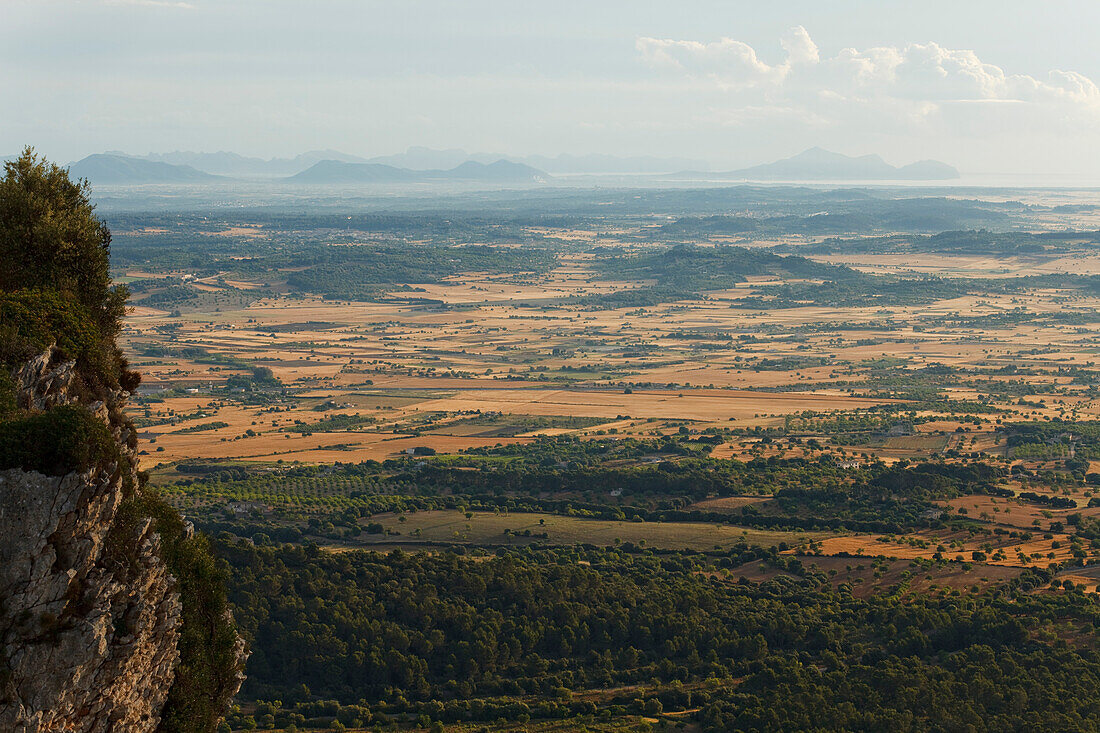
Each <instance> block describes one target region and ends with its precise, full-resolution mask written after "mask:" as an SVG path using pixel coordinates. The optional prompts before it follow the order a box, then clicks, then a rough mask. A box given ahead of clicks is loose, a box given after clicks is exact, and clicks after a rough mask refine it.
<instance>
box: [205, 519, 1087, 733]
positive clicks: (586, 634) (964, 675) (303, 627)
mask: <svg viewBox="0 0 1100 733" xmlns="http://www.w3.org/2000/svg"><path fill="white" fill-rule="evenodd" d="M218 550H219V553H220V554H221V556H222V557H223V558H225V560H226V561H227V562H228V564H229V566H230V567H231V568H232V573H233V580H232V587H233V590H232V593H231V599H232V601H233V602H234V604H235V607H236V608H237V609H238V615H239V619H240V623H241V625H242V627H243V628H245V629H246V630H247V632H248V633H249V634H250V635H251V636H252V638H253V639H254V648H255V649H256V651H255V652H254V656H253V659H252V660H251V662H250V664H249V680H248V682H247V683H246V692H247V693H248V694H249V695H250V696H254V697H255V698H257V699H260V700H268V701H270V700H279V701H281V702H280V703H279V705H278V706H270V705H269V706H267V707H265V710H267V709H270V710H272V712H271V713H269V714H271V715H272V716H273V719H274V716H275V715H278V716H279V720H280V721H281V722H283V724H285V722H286V721H288V720H290V719H291V715H293V714H294V713H295V711H296V708H295V704H296V703H305V704H306V705H305V706H304V708H305V709H307V710H308V709H310V705H309V703H311V702H312V701H313V700H316V699H318V698H320V699H326V700H329V699H331V700H335V701H336V702H337V703H338V705H336V706H333V707H332V708H331V710H330V714H332V715H333V716H335V714H336V713H338V712H339V711H340V710H341V706H348V708H347V710H346V711H345V712H344V715H345V716H348V717H352V716H354V717H356V718H358V719H359V720H360V722H362V723H367V722H370V721H372V720H373V721H374V722H376V723H377V722H383V721H385V720H389V719H395V718H396V719H400V718H401V717H411V718H413V719H417V718H421V716H426V719H427V720H429V721H443V722H456V721H467V720H474V721H478V720H480V721H492V720H497V719H503V720H520V721H525V720H527V719H529V718H531V717H536V718H577V719H578V720H581V719H584V718H585V717H586V716H594V715H597V714H599V713H601V712H602V713H604V714H615V713H618V714H622V713H625V712H628V711H637V712H649V713H651V714H652V713H659V712H662V711H665V712H676V711H685V712H686V713H687V714H688V715H689V716H690V717H691V718H693V719H695V720H697V721H699V722H700V723H701V724H702V726H703V729H704V730H706V731H725V730H732V729H737V730H776V729H785V730H796V729H797V730H837V729H844V730H867V731H872V730H914V731H916V730H942V731H949V730H964V729H967V728H982V729H987V730H988V729H998V730H1004V729H1015V730H1019V729H1044V730H1053V729H1057V730H1067V731H1069V730H1074V731H1076V730H1082V731H1083V730H1091V729H1095V727H1096V726H1097V725H1100V704H1098V703H1097V701H1096V697H1095V695H1094V694H1093V692H1094V690H1095V687H1096V685H1097V684H1098V683H1100V657H1098V656H1097V654H1096V652H1095V651H1094V650H1093V648H1092V647H1093V645H1094V644H1095V641H1096V639H1095V634H1096V625H1097V624H1100V606H1097V604H1096V603H1095V602H1094V601H1093V600H1091V599H1087V598H1086V597H1085V596H1082V595H1079V594H1074V593H1069V594H1064V595H1056V596H1054V595H1040V596H1033V595H1029V594H1028V593H1027V591H1029V590H1031V589H1034V588H1035V587H1038V586H1042V585H1045V584H1046V583H1047V581H1048V580H1049V576H1048V575H1047V574H1045V573H1044V572H1041V571H1032V572H1028V573H1025V574H1024V575H1023V576H1021V577H1020V579H1019V580H1018V581H1016V582H1015V583H1013V584H1011V585H1010V586H1008V587H1004V588H1002V589H998V590H996V591H992V592H989V593H987V594H985V595H981V596H969V597H964V596H960V595H957V594H949V595H947V596H945V597H938V598H931V597H914V596H912V595H908V594H906V592H905V589H904V587H899V588H897V589H896V592H894V593H892V594H890V593H887V594H882V595H880V596H875V597H872V598H869V599H859V598H856V597H853V596H852V595H851V593H850V591H849V590H848V589H846V588H845V587H844V586H842V587H840V588H839V589H838V590H832V589H830V587H829V586H828V585H827V584H826V583H825V580H826V578H825V576H824V574H822V573H820V572H817V571H814V570H812V569H810V568H807V567H804V566H803V564H802V563H800V562H798V561H795V560H788V559H787V558H785V557H783V556H782V555H776V554H774V552H763V551H760V550H754V549H752V548H750V547H748V546H744V547H741V548H739V549H734V550H731V551H730V552H729V553H727V554H724V555H721V556H714V555H711V556H705V555H699V554H690V553H653V552H642V553H638V552H633V553H631V552H627V551H624V550H585V549H581V548H572V549H561V550H542V551H526V552H518V553H513V552H504V551H502V552H501V553H500V554H498V555H496V556H483V557H468V556H461V555H455V554H452V553H444V554H439V555H430V554H426V553H421V554H416V555H409V554H406V553H402V552H392V553H389V554H378V553H344V554H337V555H333V554H330V553H326V552H323V551H321V550H319V549H317V548H315V547H308V546H307V547H300V546H282V547H255V546H253V545H250V544H245V543H241V542H233V541H228V540H225V541H221V542H219V544H218ZM760 563H763V564H766V565H770V566H774V567H776V568H778V569H781V570H782V574H781V575H780V576H779V577H777V578H776V579H774V580H771V581H768V582H764V583H748V582H745V581H741V582H738V572H739V570H738V569H739V568H741V567H743V566H745V565H746V564H760ZM1066 632H1071V633H1072V634H1073V637H1074V640H1073V643H1072V645H1067V644H1066V643H1065V641H1061V639H1062V638H1063V636H1064V634H1065V633H1066ZM586 690H602V691H603V692H602V693H601V694H600V695H598V696H596V697H589V696H580V695H578V693H581V692H584V691H586ZM313 708H316V706H315V705H314V706H313ZM297 714H299V715H301V714H302V712H301V710H300V709H299V710H297ZM421 719H423V718H421Z"/></svg>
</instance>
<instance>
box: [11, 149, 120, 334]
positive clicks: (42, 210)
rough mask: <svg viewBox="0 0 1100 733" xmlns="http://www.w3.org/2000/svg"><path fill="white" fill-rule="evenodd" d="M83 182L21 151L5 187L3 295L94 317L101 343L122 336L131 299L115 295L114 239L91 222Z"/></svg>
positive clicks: (91, 209) (102, 225) (101, 225)
mask: <svg viewBox="0 0 1100 733" xmlns="http://www.w3.org/2000/svg"><path fill="white" fill-rule="evenodd" d="M89 190H90V189H89V185H88V182H87V181H86V180H80V181H73V180H71V179H70V178H69V172H68V171H67V170H66V169H64V168H62V167H60V166H58V165H56V164H54V163H49V162H47V161H46V160H45V159H44V158H41V157H39V156H37V155H35V153H34V150H33V149H32V148H29V147H28V148H26V149H24V150H23V154H22V155H20V156H19V158H17V159H16V160H13V161H9V162H8V163H6V164H5V165H4V177H3V178H2V179H0V290H9V291H15V290H50V291H54V292H59V293H61V294H63V295H66V296H69V297H72V298H73V299H75V300H76V301H77V302H79V303H81V304H82V305H84V306H86V307H87V308H88V309H89V310H90V311H92V312H93V313H95V314H97V316H98V320H99V326H100V329H101V330H102V331H103V333H104V335H107V336H114V335H115V334H116V333H117V331H118V328H119V324H120V321H121V317H122V315H123V309H124V308H125V303H126V298H127V296H128V293H127V291H126V289H125V288H124V287H112V286H111V277H110V272H109V265H110V262H109V257H110V246H111V233H110V231H109V230H108V229H107V225H106V224H105V223H104V222H103V220H101V219H99V218H97V217H96V216H95V214H94V206H93V205H92V203H91V202H90V201H89V199H88V194H89Z"/></svg>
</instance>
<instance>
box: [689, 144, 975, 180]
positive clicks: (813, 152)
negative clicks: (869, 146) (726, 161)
mask: <svg viewBox="0 0 1100 733" xmlns="http://www.w3.org/2000/svg"><path fill="white" fill-rule="evenodd" d="M688 176H690V177H693V178H694V177H706V178H711V179H714V178H721V179H731V180H746V181H946V180H951V179H954V178H958V177H959V171H958V170H957V169H955V168H954V167H953V166H950V165H948V164H947V163H941V162H939V161H938V160H922V161H919V162H916V163H910V164H909V165H903V166H900V167H898V166H893V165H890V164H889V163H887V162H886V161H885V160H883V159H882V158H880V157H879V156H877V155H860V156H850V155H843V154H841V153H834V152H831V151H829V150H823V149H822V148H810V149H809V150H806V151H803V152H801V153H799V154H798V155H795V156H793V157H791V158H784V159H782V160H777V161H775V162H774V163H764V164H763V165H756V166H752V167H751V168H742V169H740V170H735V171H726V172H721V173H701V172H698V171H691V172H685V173H678V174H675V177H678V178H679V177H688Z"/></svg>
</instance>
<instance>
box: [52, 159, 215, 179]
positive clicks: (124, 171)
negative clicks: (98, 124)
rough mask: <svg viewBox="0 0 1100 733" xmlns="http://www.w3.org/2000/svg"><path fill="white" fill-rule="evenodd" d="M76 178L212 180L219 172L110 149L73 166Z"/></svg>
mask: <svg viewBox="0 0 1100 733" xmlns="http://www.w3.org/2000/svg"><path fill="white" fill-rule="evenodd" d="M69 173H70V175H72V176H73V178H86V179H88V180H89V181H91V182H92V183H95V184H115V185H127V184H139V183H208V182H210V181H215V180H217V179H218V178H219V176H215V175H211V174H209V173H204V172H203V171H200V170H197V169H195V168H192V167H191V166H189V165H173V164H171V163H158V162H154V161H149V160H142V159H141V158H130V157H127V156H123V155H113V154H110V153H97V154H95V155H89V156H88V157H86V158H84V159H82V160H79V161H77V162H76V163H73V164H72V165H71V166H70V167H69Z"/></svg>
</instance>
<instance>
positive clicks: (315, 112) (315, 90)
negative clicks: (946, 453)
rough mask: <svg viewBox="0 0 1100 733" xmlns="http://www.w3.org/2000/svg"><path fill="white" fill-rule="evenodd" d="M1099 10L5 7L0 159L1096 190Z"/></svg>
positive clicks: (431, 1) (12, 2)
mask: <svg viewBox="0 0 1100 733" xmlns="http://www.w3.org/2000/svg"><path fill="white" fill-rule="evenodd" d="M1098 27H1100V2H1098V1H1097V0H1044V1H1042V2H1039V1H1036V2H1024V1H1022V0H997V1H995V2H994V1H987V0H950V1H948V2H943V1H941V0H922V2H912V1H911V0H905V1H904V2H903V1H901V0H785V1H784V2H768V1H767V0H754V1H753V2H740V1H739V0H713V1H705V0H675V1H668V2H642V1H641V0H614V1H610V0H609V1H601V0H576V1H574V0H552V1H550V2H547V1H545V0H544V1H542V2H528V1H526V0H499V1H497V0H494V1H487V0H391V1H388V2H375V1H372V0H344V1H340V0H309V1H307V0H297V1H295V2H291V1H289V0H186V2H183V1H176V0H163V1H162V0H86V1H84V2H77V1H75V0H69V1H65V2H63V1H60V0H27V1H24V0H0V69H2V72H0V100H2V101H0V154H7V153H10V152H14V151H16V150H18V149H19V148H20V147H22V146H23V145H24V144H28V143H29V144H33V145H35V146H37V147H38V148H39V149H40V150H41V151H42V152H44V153H46V154H48V155H49V156H51V157H54V158H57V159H60V160H71V159H75V158H79V157H82V156H84V155H86V154H88V153H91V152H98V151H103V150H108V149H120V150H125V151H128V152H132V153H145V152H150V151H154V152H167V151H171V150H201V151H214V150H233V151H237V152H240V153H244V154H249V155H259V156H263V157H270V156H275V155H278V156H287V155H294V154H297V153H299V152H302V151H304V150H309V149H316V148H336V149H340V150H344V151H347V152H350V153H356V154H360V155H368V156H369V155H379V154H386V153H393V152H398V151H400V150H403V149H404V148H406V147H407V146H409V145H425V146H430V147H461V148H465V149H467V150H469V151H487V152H503V153H510V154H527V153H542V154H556V153H559V152H569V153H590V152H608V153H615V154H621V155H636V154H653V155H668V156H689V157H696V158H702V159H706V160H709V161H713V162H714V163H716V164H719V165H727V166H740V165H745V164H752V163H758V162H762V161H766V160H769V159H773V158H775V157H779V156H785V155H790V154H793V153H795V152H798V151H799V150H801V149H803V148H806V147H809V146H811V145H820V146H822V147H827V148H830V149H833V150H838V151H841V152H845V153H849V154H858V153H867V152H878V153H881V154H882V155H883V156H884V157H886V158H887V160H889V161H891V162H893V163H908V162H911V161H913V160H916V159H920V158H939V159H941V160H945V161H947V162H949V163H953V164H955V165H957V166H959V167H960V168H962V169H963V170H964V172H967V173H1044V174H1055V173H1058V174H1066V175H1082V174H1085V175H1088V174H1095V173H1097V172H1098V171H1100V90H1098V88H1097V82H1100V43H1097V41H1096V29H1097V28H1098Z"/></svg>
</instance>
